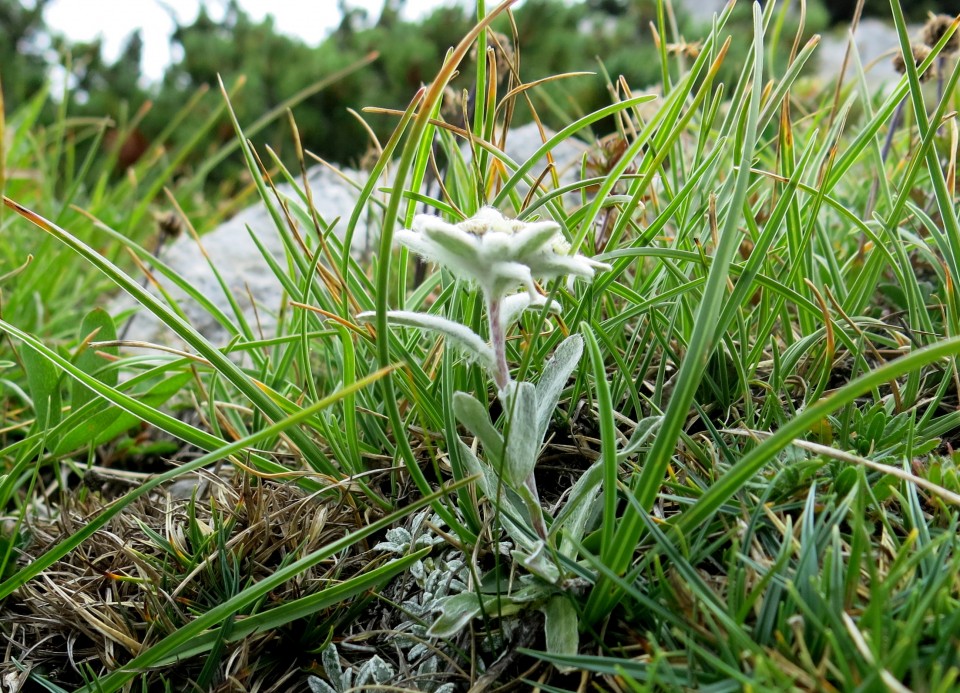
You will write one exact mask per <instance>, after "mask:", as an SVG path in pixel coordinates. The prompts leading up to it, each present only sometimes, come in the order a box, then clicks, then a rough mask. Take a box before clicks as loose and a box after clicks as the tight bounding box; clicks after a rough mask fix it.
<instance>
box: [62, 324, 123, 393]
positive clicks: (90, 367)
mask: <svg viewBox="0 0 960 693" xmlns="http://www.w3.org/2000/svg"><path fill="white" fill-rule="evenodd" d="M78 337H79V339H80V352H79V353H78V354H77V355H76V356H75V357H74V359H73V362H74V364H75V365H76V366H77V368H79V369H80V370H82V371H83V372H84V373H86V374H87V375H90V376H93V377H94V378H96V379H97V380H99V381H100V382H102V383H104V384H106V385H109V386H110V387H115V386H116V384H117V377H118V373H117V370H116V369H114V368H108V369H105V370H102V369H103V367H104V366H105V365H107V363H108V361H107V360H106V359H105V358H104V357H103V356H100V355H99V354H97V351H98V350H97V349H91V348H90V346H89V342H90V341H92V340H96V341H99V342H111V341H114V340H115V339H116V338H117V328H116V326H115V325H114V322H113V318H111V317H110V315H109V314H108V313H107V311H105V310H103V309H102V308H94V309H93V310H91V311H90V312H89V313H87V314H86V316H85V317H84V318H83V322H81V323H80V334H79V335H78ZM99 351H102V352H103V353H105V354H109V355H112V356H116V355H117V353H118V350H117V347H103V348H102V349H99ZM96 398H97V395H96V394H95V393H94V392H93V390H91V389H90V388H88V387H87V386H86V385H84V384H83V383H81V382H80V381H78V380H72V379H71V381H70V411H77V409H79V408H80V407H82V406H83V405H84V404H86V403H87V402H90V401H92V400H94V399H96Z"/></svg>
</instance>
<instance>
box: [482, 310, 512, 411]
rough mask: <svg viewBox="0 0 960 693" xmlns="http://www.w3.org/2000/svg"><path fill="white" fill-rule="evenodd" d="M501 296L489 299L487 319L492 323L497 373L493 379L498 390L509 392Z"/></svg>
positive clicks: (491, 332) (491, 334)
mask: <svg viewBox="0 0 960 693" xmlns="http://www.w3.org/2000/svg"><path fill="white" fill-rule="evenodd" d="M501 300H502V299H501V297H500V296H496V297H494V296H488V297H487V319H488V320H489V321H490V344H491V345H492V346H493V356H494V361H495V362H496V371H495V372H494V374H493V379H494V381H495V382H496V384H497V389H498V390H499V391H500V392H502V393H506V392H507V386H508V385H509V384H510V368H509V367H508V366H507V336H506V334H505V333H504V330H503V318H502V317H501V315H500V303H501Z"/></svg>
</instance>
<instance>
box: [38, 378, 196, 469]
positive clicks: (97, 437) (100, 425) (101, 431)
mask: <svg viewBox="0 0 960 693" xmlns="http://www.w3.org/2000/svg"><path fill="white" fill-rule="evenodd" d="M192 379H193V375H192V374H191V373H189V372H186V373H176V374H175V375H172V376H170V377H168V378H164V379H163V380H160V381H158V382H156V383H154V384H153V385H151V386H150V387H149V388H148V389H147V390H146V391H145V392H144V393H143V394H139V395H138V394H136V393H132V395H133V396H134V397H136V399H137V400H138V401H139V402H140V403H141V404H143V405H146V406H148V407H152V408H154V409H156V408H157V407H159V406H161V405H162V404H165V403H166V402H167V400H169V399H170V398H171V397H173V395H175V394H176V393H177V392H179V391H180V390H181V389H182V388H183V387H184V386H185V385H186V384H187V383H188V382H190V381H191V380H192ZM77 385H78V387H82V385H80V384H79V382H78V383H77ZM95 406H98V407H99V408H100V409H101V411H99V412H95V413H94V412H91V413H89V415H86V413H84V415H82V416H81V417H80V420H79V422H78V423H77V425H76V426H75V427H73V428H71V429H69V430H68V431H67V432H66V433H65V434H64V435H63V437H62V438H60V439H59V440H58V442H57V445H56V448H55V450H54V451H55V452H56V453H57V454H61V453H66V452H69V451H71V450H76V449H77V448H80V447H83V446H84V445H87V444H88V443H92V444H93V445H95V446H96V445H102V444H103V443H106V442H107V441H110V440H113V439H114V438H116V437H117V436H119V435H120V434H121V433H123V432H124V431H126V430H127V429H129V428H132V427H133V426H136V425H137V423H138V422H139V421H141V419H140V418H138V417H136V416H134V415H133V414H131V413H129V412H126V411H124V410H123V409H121V408H120V407H117V406H115V405H110V404H107V403H106V401H104V402H103V403H102V404H101V405H95ZM71 420H72V418H71V419H67V420H65V421H64V422H63V424H69V422H70V421H71Z"/></svg>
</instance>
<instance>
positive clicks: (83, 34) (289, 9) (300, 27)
mask: <svg viewBox="0 0 960 693" xmlns="http://www.w3.org/2000/svg"><path fill="white" fill-rule="evenodd" d="M462 2H463V0H409V1H408V2H407V7H406V9H405V16H407V17H409V18H416V17H418V16H421V15H423V14H426V13H428V12H429V11H430V10H432V9H434V8H436V7H440V6H444V5H453V4H458V3H462ZM201 4H202V3H201V2H200V0H54V2H52V3H50V5H48V6H47V8H46V10H45V11H44V18H45V19H46V22H47V26H49V27H50V29H51V30H53V31H55V32H59V33H61V34H63V35H64V36H66V37H67V38H68V39H70V40H72V41H90V40H93V39H95V38H96V37H97V36H102V37H103V42H104V54H105V56H104V57H105V58H106V59H107V60H108V61H113V60H115V59H116V58H117V57H118V56H119V55H120V50H121V48H122V47H123V44H124V43H125V42H126V39H127V37H128V36H129V35H130V34H131V33H133V32H134V31H136V30H137V29H140V31H141V35H142V36H143V44H144V45H143V64H142V66H141V69H142V74H143V76H144V78H145V79H146V80H148V81H156V80H159V79H160V78H161V77H162V76H163V71H164V69H165V68H166V66H167V65H169V64H170V62H171V53H170V36H171V35H172V34H173V31H174V29H175V26H176V24H175V21H176V22H179V23H181V24H184V23H186V24H189V23H191V22H193V21H194V20H195V19H196V17H197V14H198V13H199V11H200V6H201ZM239 4H240V7H241V8H243V10H244V11H245V12H246V13H247V14H249V15H250V16H251V17H252V18H253V19H254V20H256V21H259V20H261V19H263V18H264V17H265V16H266V15H267V14H271V15H273V18H274V23H275V26H276V27H277V29H278V30H279V31H280V32H281V33H284V34H288V35H290V36H296V37H298V38H300V39H302V40H303V41H305V42H306V43H308V44H310V45H316V44H318V43H320V42H321V41H322V40H323V39H324V38H325V37H326V36H328V35H329V34H330V32H331V31H332V30H333V29H335V28H336V27H337V25H338V24H339V23H340V13H339V11H338V9H337V4H338V3H337V0H312V1H311V0H240V3H239ZM491 4H492V5H495V3H491ZM226 5H227V2H226V0H207V2H206V6H207V12H208V13H209V14H210V16H211V17H213V18H214V19H220V18H222V17H223V15H224V11H225V8H226ZM347 5H348V6H349V7H357V8H362V9H365V10H367V12H368V15H369V17H370V19H371V20H372V21H375V20H376V19H377V17H378V16H379V13H380V9H381V8H382V7H383V0H347Z"/></svg>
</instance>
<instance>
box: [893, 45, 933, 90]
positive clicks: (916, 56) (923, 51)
mask: <svg viewBox="0 0 960 693" xmlns="http://www.w3.org/2000/svg"><path fill="white" fill-rule="evenodd" d="M910 48H911V50H912V52H913V64H914V65H916V66H917V67H920V64H921V63H922V62H923V61H924V60H926V59H927V56H929V55H930V48H929V47H927V46H925V45H923V44H922V43H915V44H913V45H912V46H911V47H910ZM893 69H894V70H896V71H897V72H899V73H900V74H901V75H902V74H904V73H905V72H906V71H907V64H906V62H904V59H903V54H902V53H897V54H896V55H895V56H893ZM933 72H934V71H933V66H931V67H930V69H928V70H927V71H926V72H923V73H922V74H921V75H920V81H921V82H925V81H927V80H928V79H930V78H931V77H932V76H933Z"/></svg>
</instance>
